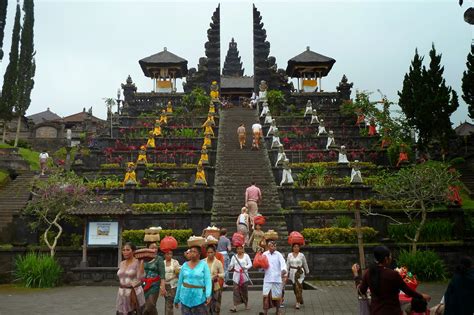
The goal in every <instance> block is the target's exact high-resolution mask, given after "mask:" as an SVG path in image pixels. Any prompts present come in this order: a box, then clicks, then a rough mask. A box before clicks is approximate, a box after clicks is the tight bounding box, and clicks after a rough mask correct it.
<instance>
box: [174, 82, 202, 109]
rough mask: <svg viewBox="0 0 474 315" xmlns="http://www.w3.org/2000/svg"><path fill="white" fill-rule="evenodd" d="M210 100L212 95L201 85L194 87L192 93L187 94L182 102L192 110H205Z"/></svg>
mask: <svg viewBox="0 0 474 315" xmlns="http://www.w3.org/2000/svg"><path fill="white" fill-rule="evenodd" d="M210 102H211V97H210V96H209V95H207V93H206V91H204V90H203V89H202V88H200V87H197V88H194V89H193V90H192V91H191V93H187V94H185V95H184V96H183V100H182V104H183V105H184V106H186V107H187V108H189V109H190V110H194V109H198V110H203V111H204V110H207V107H208V106H209V103H210ZM176 109H178V108H176ZM176 109H175V110H176Z"/></svg>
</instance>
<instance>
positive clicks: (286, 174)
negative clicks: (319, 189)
mask: <svg viewBox="0 0 474 315" xmlns="http://www.w3.org/2000/svg"><path fill="white" fill-rule="evenodd" d="M293 182H294V181H293V176H292V175H291V168H290V160H289V159H285V160H283V175H282V177H281V182H280V186H283V185H293Z"/></svg>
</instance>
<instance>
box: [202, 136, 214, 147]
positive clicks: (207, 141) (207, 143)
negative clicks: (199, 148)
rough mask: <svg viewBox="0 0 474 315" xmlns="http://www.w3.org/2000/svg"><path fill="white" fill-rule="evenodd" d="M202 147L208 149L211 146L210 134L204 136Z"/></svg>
mask: <svg viewBox="0 0 474 315" xmlns="http://www.w3.org/2000/svg"><path fill="white" fill-rule="evenodd" d="M203 145H205V146H206V147H207V148H210V147H211V145H212V141H211V134H209V133H208V134H207V135H205V136H204V143H203Z"/></svg>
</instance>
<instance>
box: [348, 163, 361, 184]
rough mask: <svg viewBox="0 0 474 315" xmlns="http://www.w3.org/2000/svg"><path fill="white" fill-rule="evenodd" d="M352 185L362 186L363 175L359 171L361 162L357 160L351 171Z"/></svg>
mask: <svg viewBox="0 0 474 315" xmlns="http://www.w3.org/2000/svg"><path fill="white" fill-rule="evenodd" d="M350 183H351V184H353V185H354V184H362V174H361V173H360V169H359V161H358V160H355V161H354V163H352V170H351V181H350Z"/></svg>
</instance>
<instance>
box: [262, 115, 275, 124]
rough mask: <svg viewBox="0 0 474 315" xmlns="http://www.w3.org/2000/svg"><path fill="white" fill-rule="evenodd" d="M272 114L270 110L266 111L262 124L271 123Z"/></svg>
mask: <svg viewBox="0 0 474 315" xmlns="http://www.w3.org/2000/svg"><path fill="white" fill-rule="evenodd" d="M272 120H273V118H272V114H271V113H270V112H268V113H267V115H266V116H265V120H264V122H263V124H264V125H270V124H271V123H272Z"/></svg>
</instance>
